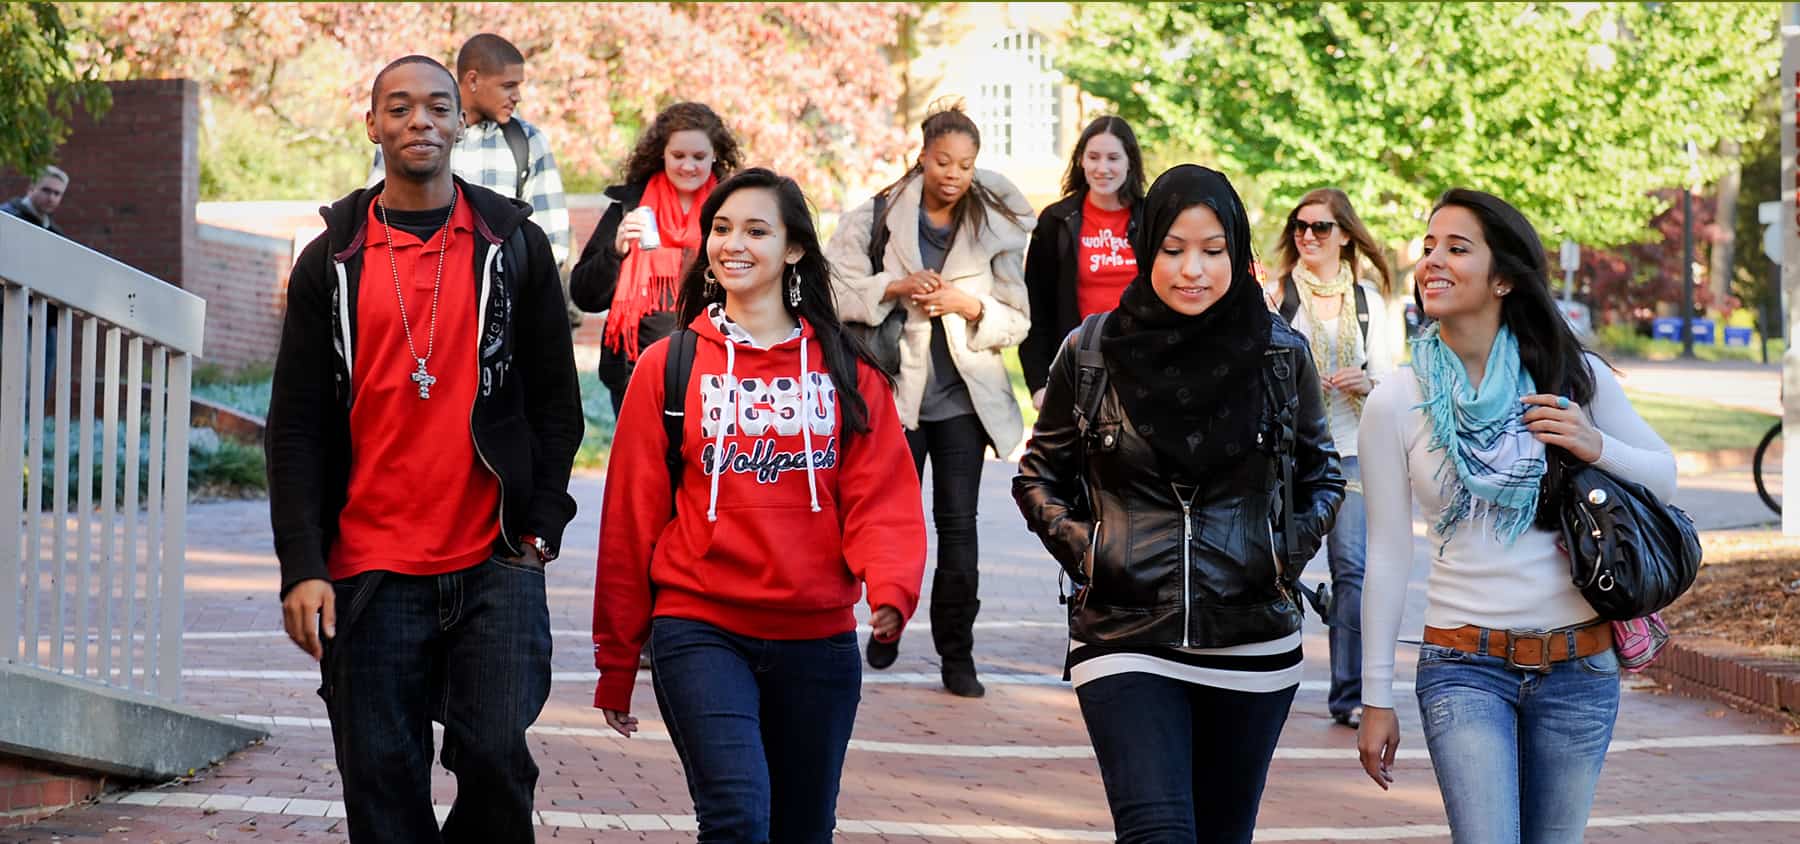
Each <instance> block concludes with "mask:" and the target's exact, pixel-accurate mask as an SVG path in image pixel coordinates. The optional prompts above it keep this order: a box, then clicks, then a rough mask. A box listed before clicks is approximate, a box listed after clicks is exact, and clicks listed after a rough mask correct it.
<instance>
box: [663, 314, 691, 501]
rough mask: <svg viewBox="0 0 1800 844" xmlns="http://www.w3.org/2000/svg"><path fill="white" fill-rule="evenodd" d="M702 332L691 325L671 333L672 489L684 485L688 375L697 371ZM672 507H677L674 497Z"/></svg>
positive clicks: (666, 390) (666, 420)
mask: <svg viewBox="0 0 1800 844" xmlns="http://www.w3.org/2000/svg"><path fill="white" fill-rule="evenodd" d="M699 339H700V335H699V334H696V333H694V330H693V329H691V328H678V329H676V330H675V333H674V334H671V335H669V356H668V357H667V358H666V359H664V360H663V432H664V433H666V434H667V435H668V437H669V448H668V450H667V451H666V452H664V453H663V462H665V463H667V464H668V467H669V489H670V490H671V491H673V490H675V489H677V488H679V487H680V486H681V469H682V466H681V436H682V431H684V430H685V429H686V427H687V387H688V378H689V377H690V376H692V375H693V373H694V347H695V345H696V344H697V342H698V341H699ZM669 506H670V507H673V506H674V498H673V496H671V497H670V502H669Z"/></svg>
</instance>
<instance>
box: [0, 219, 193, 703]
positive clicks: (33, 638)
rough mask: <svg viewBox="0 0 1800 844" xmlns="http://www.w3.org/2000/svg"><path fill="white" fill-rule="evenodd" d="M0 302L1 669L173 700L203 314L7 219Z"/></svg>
mask: <svg viewBox="0 0 1800 844" xmlns="http://www.w3.org/2000/svg"><path fill="white" fill-rule="evenodd" d="M0 296H3V297H4V298H3V299H0V308H3V309H4V310H0V490H4V493H3V494H0V588H6V587H10V588H12V590H13V591H14V592H15V593H16V594H15V597H13V598H10V599H9V598H4V597H0V661H5V662H11V663H21V664H25V665H33V666H38V667H42V668H45V669H49V670H52V671H56V672H59V673H62V674H65V675H69V676H71V677H76V678H79V679H82V680H85V681H89V682H94V683H99V684H102V685H107V686H115V687H119V688H128V689H137V690H140V691H143V692H146V693H149V694H152V695H155V696H157V697H160V698H164V699H167V700H171V701H172V700H174V699H176V698H177V696H178V695H179V693H180V685H181V628H182V606H181V604H182V576H183V575H182V570H183V565H184V563H185V560H186V555H187V531H186V521H187V470H188V466H187V454H188V402H189V391H190V388H191V376H192V359H193V358H194V357H195V356H197V355H199V354H200V349H201V337H202V334H203V331H204V328H205V320H206V303H205V302H204V301H202V300H201V299H200V298H199V297H197V296H194V295H193V294H190V293H188V292H186V291H184V290H181V289H180V288H177V287H175V286H173V285H170V284H167V283H165V282H163V281H160V280H158V279H156V278H154V277H152V276H150V275H147V274H145V273H143V272H140V271H138V270H135V269H132V268H131V267H128V266H126V265H124V264H121V263H119V262H118V261H115V260H113V259H111V258H108V257H106V256H105V255H101V254H100V253H98V252H95V251H93V250H91V249H88V248H86V247H83V246H81V245H80V244H77V243H74V242H73V241H69V240H65V239H63V238H60V237H57V236H56V235H53V234H50V233H49V232H47V231H45V230H43V229H40V228H38V227H36V226H32V225H29V224H27V223H25V222H23V221H20V220H17V219H15V218H13V217H10V216H7V215H5V214H0ZM121 358H122V360H121ZM97 363H98V364H99V365H98V366H96V364H97ZM121 397H123V399H124V405H125V407H124V413H123V415H121V413H120V408H119V404H120V401H119V400H120V398H121ZM96 404H98V407H96ZM46 405H48V408H46ZM96 410H98V411H99V418H100V431H99V433H98V436H96V434H95V431H94V420H95V411H96ZM71 435H73V436H71ZM46 437H48V441H46ZM47 462H50V463H53V464H54V465H53V466H51V467H49V468H48V470H46V463H47ZM71 462H73V463H74V466H73V469H74V477H73V478H71V477H70V470H71V465H70V464H71ZM140 462H142V463H144V464H145V467H144V471H143V472H142V474H141V475H140V465H139V464H140ZM14 479H17V480H14ZM71 481H73V487H71ZM140 486H142V487H143V488H144V489H143V494H142V495H141V496H140V494H139V492H140V490H139V487H140ZM96 492H97V493H98V494H97V495H96Z"/></svg>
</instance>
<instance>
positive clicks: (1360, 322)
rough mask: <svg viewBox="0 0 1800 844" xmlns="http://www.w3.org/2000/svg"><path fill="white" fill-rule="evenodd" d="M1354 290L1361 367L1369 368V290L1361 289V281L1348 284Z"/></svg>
mask: <svg viewBox="0 0 1800 844" xmlns="http://www.w3.org/2000/svg"><path fill="white" fill-rule="evenodd" d="M1350 289H1351V290H1354V291H1356V327H1357V328H1359V329H1361V330H1362V341H1363V369H1364V370H1367V369H1368V368H1369V352H1368V349H1369V292H1368V291H1367V290H1364V289H1363V286H1362V282H1360V281H1359V282H1356V283H1355V284H1352V285H1350Z"/></svg>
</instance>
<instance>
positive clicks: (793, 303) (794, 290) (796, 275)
mask: <svg viewBox="0 0 1800 844" xmlns="http://www.w3.org/2000/svg"><path fill="white" fill-rule="evenodd" d="M788 279H789V281H790V282H791V283H790V284H789V285H788V305H789V306H790V307H792V308H794V309H796V310H798V309H799V307H800V267H799V265H795V266H794V271H793V273H791V274H790V275H789V276H788Z"/></svg>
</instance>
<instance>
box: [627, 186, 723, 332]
mask: <svg viewBox="0 0 1800 844" xmlns="http://www.w3.org/2000/svg"><path fill="white" fill-rule="evenodd" d="M716 184H718V177H716V176H708V177H707V178H706V184H703V185H701V186H700V189H699V190H697V191H695V192H694V204H693V205H692V206H690V207H689V208H688V210H686V211H682V210H681V200H680V198H679V195H678V194H677V193H676V191H675V185H674V184H673V183H671V182H670V181H669V177H668V175H666V174H664V173H657V174H656V175H654V176H651V177H650V182H649V183H648V184H646V185H645V186H644V196H643V199H642V200H640V202H639V204H641V205H647V206H649V207H650V209H651V210H653V211H655V212H656V230H657V233H658V234H660V235H661V236H662V248H660V249H652V250H650V251H649V252H645V251H644V250H642V249H639V248H637V247H636V246H633V247H632V249H631V252H630V254H628V255H626V256H625V260H624V262H623V263H622V264H621V265H620V266H619V286H618V288H617V289H616V290H614V291H613V300H612V313H610V314H608V315H607V317H606V333H605V335H604V338H603V339H604V341H605V343H606V346H607V348H609V349H612V350H613V351H616V352H622V353H623V354H624V355H625V357H626V359H628V360H633V361H635V360H637V357H638V323H639V322H640V321H642V320H643V318H644V317H646V316H648V315H650V314H653V313H657V312H659V311H666V310H669V309H671V308H673V307H675V293H676V287H677V285H679V284H680V282H681V271H682V269H683V268H684V267H686V266H687V262H688V260H689V259H691V258H692V257H693V255H694V253H695V252H697V251H698V250H699V249H700V240H701V233H700V206H701V205H702V204H704V203H705V202H706V197H707V196H708V195H709V194H711V193H712V189H713V186H714V185H716Z"/></svg>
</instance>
